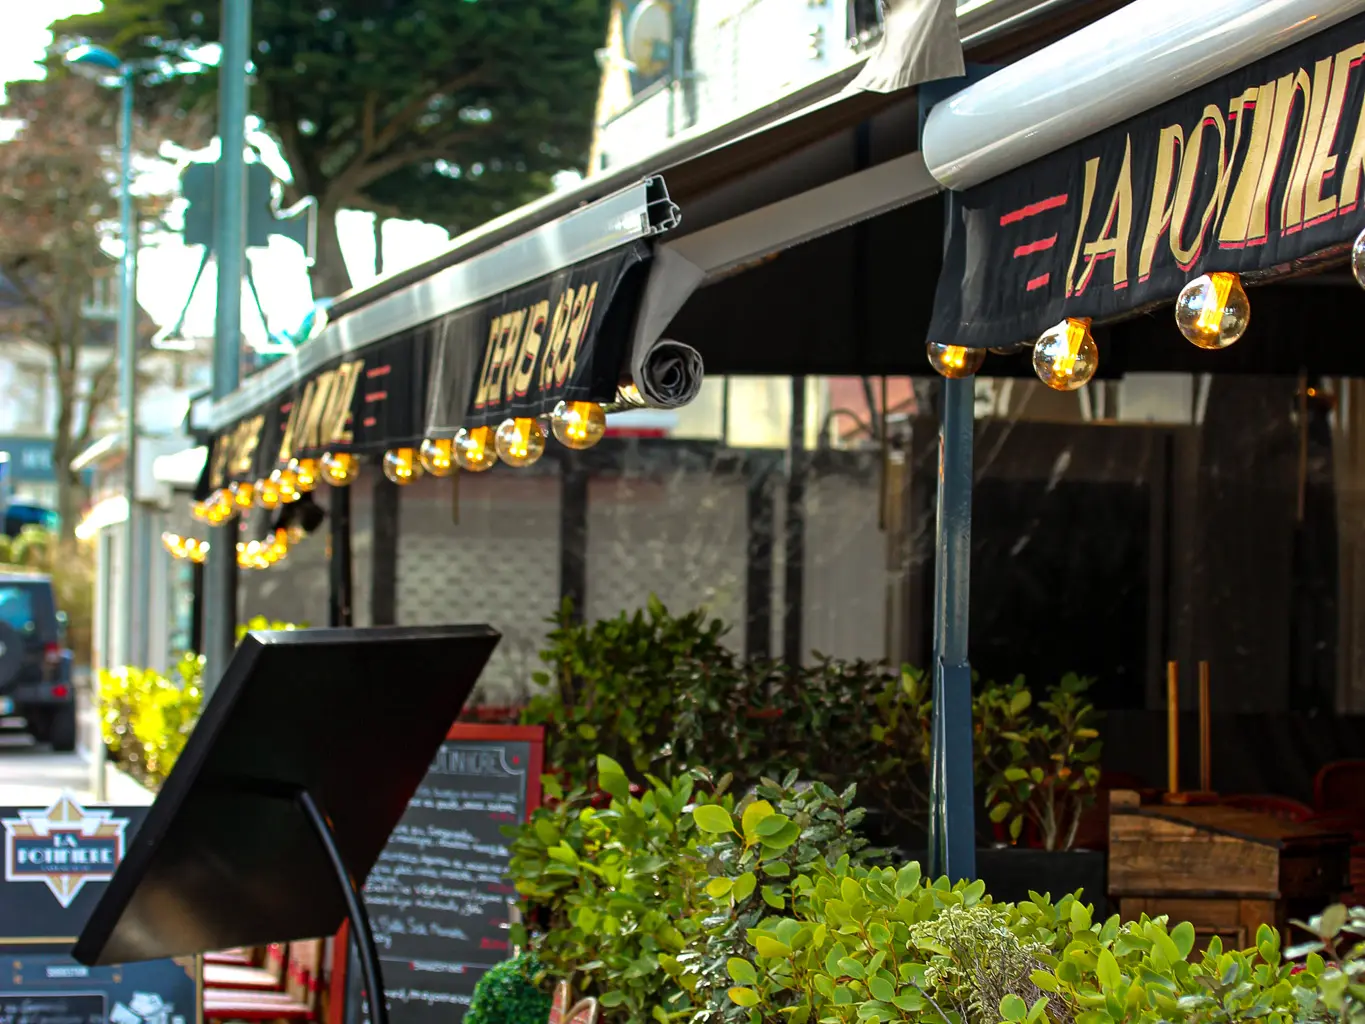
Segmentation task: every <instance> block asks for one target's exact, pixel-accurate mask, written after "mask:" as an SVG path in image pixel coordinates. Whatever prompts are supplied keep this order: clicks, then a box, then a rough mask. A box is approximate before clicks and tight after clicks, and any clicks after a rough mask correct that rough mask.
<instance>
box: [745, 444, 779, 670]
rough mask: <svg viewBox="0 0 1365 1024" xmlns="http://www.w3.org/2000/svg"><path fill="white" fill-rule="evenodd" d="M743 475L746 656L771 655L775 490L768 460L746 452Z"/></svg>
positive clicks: (762, 656)
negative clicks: (746, 536)
mask: <svg viewBox="0 0 1365 1024" xmlns="http://www.w3.org/2000/svg"><path fill="white" fill-rule="evenodd" d="M744 476H745V480H746V483H747V485H748V501H747V505H746V510H745V512H746V518H747V521H748V530H749V543H748V551H747V554H748V557H747V559H746V562H745V567H744V654H745V656H746V657H749V658H768V657H770V656H771V655H772V636H773V489H772V486H771V480H772V476H771V473H770V472H769V465H768V463H767V461H766V460H762V459H760V458H758V457H757V455H756V453H754V452H747V453H746V454H745V458H744Z"/></svg>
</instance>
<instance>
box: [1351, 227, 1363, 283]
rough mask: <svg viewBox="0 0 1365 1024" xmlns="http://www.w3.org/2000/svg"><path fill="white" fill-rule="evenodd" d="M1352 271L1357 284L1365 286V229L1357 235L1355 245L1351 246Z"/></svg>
mask: <svg viewBox="0 0 1365 1024" xmlns="http://www.w3.org/2000/svg"><path fill="white" fill-rule="evenodd" d="M1351 273H1352V274H1353V275H1355V279H1356V284H1358V285H1360V287H1362V288H1365V231H1362V232H1361V233H1360V234H1358V235H1356V242H1355V245H1353V246H1351Z"/></svg>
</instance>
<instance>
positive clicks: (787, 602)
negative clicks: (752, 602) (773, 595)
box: [782, 377, 807, 671]
mask: <svg viewBox="0 0 1365 1024" xmlns="http://www.w3.org/2000/svg"><path fill="white" fill-rule="evenodd" d="M791 402H792V411H791V424H790V427H791V429H790V432H789V434H788V438H787V521H786V531H785V533H784V535H783V538H782V540H783V547H784V549H785V551H786V558H785V563H786V564H785V565H784V567H783V568H784V585H783V588H782V590H783V593H782V597H783V602H782V656H783V658H784V659H785V661H786V662H787V667H788V668H790V669H791V670H792V671H795V670H796V669H798V668H800V667H801V661H802V658H803V656H804V653H805V637H804V635H803V633H804V625H805V621H804V620H805V617H806V601H805V597H806V595H805V590H806V565H805V562H806V462H807V459H806V378H805V377H793V378H792V387H791Z"/></svg>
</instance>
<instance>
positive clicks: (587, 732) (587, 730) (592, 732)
mask: <svg viewBox="0 0 1365 1024" xmlns="http://www.w3.org/2000/svg"><path fill="white" fill-rule="evenodd" d="M576 731H577V733H578V735H579V736H580V737H582V738H583V739H585V740H587V741H588V742H589V743H591V742H592V741H593V740H595V739H597V730H596V729H595V728H593V727H592V726H591V725H589V724H588V723H587V722H579V723H578V729H577V730H576ZM609 994H610V993H609ZM598 1001H599V1002H601V1000H598ZM603 1005H604V1006H605V1005H606V1004H605V1003H603Z"/></svg>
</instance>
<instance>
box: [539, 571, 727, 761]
mask: <svg viewBox="0 0 1365 1024" xmlns="http://www.w3.org/2000/svg"><path fill="white" fill-rule="evenodd" d="M552 621H553V622H554V624H555V628H554V630H553V631H552V632H551V633H550V637H549V640H550V645H549V647H548V648H547V649H546V650H544V651H542V652H541V655H540V657H541V660H542V661H544V662H546V664H547V665H548V666H549V667H550V670H549V671H548V672H538V673H536V675H535V677H534V681H535V682H536V684H537V685H538V686H540V687H541V688H542V689H543V690H544V691H545V692H542V693H540V694H538V695H536V696H535V697H533V698H532V700H531V702H530V703H529V705H528V706H527V708H526V711H525V713H524V715H523V721H524V722H525V723H526V724H529V725H545V726H546V727H547V728H546V735H545V756H546V760H547V763H548V764H550V765H552V766H553V767H554V768H555V769H556V770H557V771H558V772H560V773H561V774H562V776H563V777H564V778H565V779H566V780H567V784H568V785H570V786H587V785H589V784H590V783H591V780H592V777H593V774H594V772H595V770H596V757H597V755H598V754H599V753H601V754H606V755H607V756H608V757H610V758H611V759H612V760H613V761H615V762H617V763H619V764H622V765H624V766H625V767H626V768H627V769H628V770H629V771H631V772H632V773H633V774H635V775H636V776H637V777H639V776H641V775H643V774H645V773H646V772H649V771H651V770H654V769H655V767H656V762H658V761H659V759H660V758H661V757H663V756H664V755H665V752H666V748H667V747H668V746H669V744H670V741H671V739H672V737H673V712H674V705H675V700H676V698H677V695H678V694H679V693H681V692H683V691H685V690H687V689H688V688H690V687H693V686H695V685H697V680H698V679H702V680H703V681H702V683H701V686H702V688H703V689H705V688H707V684H706V683H705V681H704V677H705V676H706V675H707V674H708V673H710V672H713V671H716V672H721V673H726V674H727V677H728V674H729V673H730V672H731V668H732V666H733V663H734V655H733V653H731V652H730V651H729V650H727V649H726V648H725V647H724V646H722V644H721V642H720V638H721V635H722V634H723V633H724V632H725V627H724V625H723V624H722V623H721V622H720V620H718V619H711V620H708V619H707V617H706V613H705V612H704V611H702V610H697V611H693V612H689V613H688V614H686V615H683V616H681V617H674V616H672V615H670V614H669V613H668V609H666V608H665V607H664V606H663V604H661V603H660V602H659V600H658V598H656V597H653V596H651V597H650V599H649V606H648V608H647V609H646V610H644V611H637V612H636V613H635V614H634V615H627V614H626V613H624V612H623V613H621V614H620V615H618V616H616V618H614V619H603V620H600V621H598V622H594V623H592V624H591V625H586V624H583V623H578V622H575V621H574V619H573V608H572V605H571V604H570V603H569V602H568V601H567V600H566V601H565V602H564V604H563V606H562V607H561V608H560V610H559V613H558V615H557V616H556V617H555V618H554V619H553V620H552Z"/></svg>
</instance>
